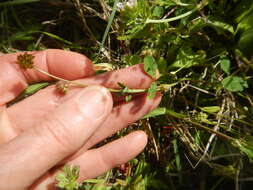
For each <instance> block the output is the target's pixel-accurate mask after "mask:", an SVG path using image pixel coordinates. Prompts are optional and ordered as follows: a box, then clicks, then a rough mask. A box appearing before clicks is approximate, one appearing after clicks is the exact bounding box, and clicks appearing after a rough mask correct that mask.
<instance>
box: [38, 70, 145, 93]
mask: <svg viewBox="0 0 253 190" xmlns="http://www.w3.org/2000/svg"><path fill="white" fill-rule="evenodd" d="M33 68H34V69H35V70H36V71H38V72H40V73H42V74H44V75H47V76H50V77H52V78H53V79H56V80H59V81H63V82H66V83H68V84H72V85H75V86H77V87H83V88H84V87H87V86H90V85H87V84H81V83H77V82H74V81H70V80H66V79H63V78H61V77H57V76H55V75H52V74H50V73H48V72H47V71H44V70H42V69H40V68H38V67H36V66H34V67H33ZM107 89H108V90H109V91H110V92H116V93H117V92H122V89H113V88H107ZM146 91H147V90H146V89H128V90H126V91H125V93H129V94H134V93H141V92H146Z"/></svg>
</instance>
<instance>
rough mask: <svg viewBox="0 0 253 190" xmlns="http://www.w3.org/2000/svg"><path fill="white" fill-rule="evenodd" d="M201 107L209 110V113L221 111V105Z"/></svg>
mask: <svg viewBox="0 0 253 190" xmlns="http://www.w3.org/2000/svg"><path fill="white" fill-rule="evenodd" d="M200 109H201V110H202V111H204V112H207V113H217V112H218V111H220V107H219V106H208V107H201V108H200Z"/></svg>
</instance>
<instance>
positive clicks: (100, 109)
mask: <svg viewBox="0 0 253 190" xmlns="http://www.w3.org/2000/svg"><path fill="white" fill-rule="evenodd" d="M77 103H78V106H79V109H80V110H81V112H82V113H83V114H84V115H85V116H86V117H89V118H92V119H94V120H95V119H96V120H98V119H100V118H102V117H103V116H105V115H106V114H107V112H108V110H109V109H110V106H109V104H110V94H109V92H108V91H107V89H106V88H104V87H100V86H91V87H87V88H85V89H84V90H83V92H82V93H81V94H80V96H79V98H78V99H77Z"/></svg>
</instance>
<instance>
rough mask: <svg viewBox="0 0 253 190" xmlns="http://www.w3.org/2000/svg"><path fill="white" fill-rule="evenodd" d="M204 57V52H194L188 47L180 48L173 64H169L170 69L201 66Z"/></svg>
mask: <svg viewBox="0 0 253 190" xmlns="http://www.w3.org/2000/svg"><path fill="white" fill-rule="evenodd" d="M205 57H206V53H205V52H204V51H197V52H194V51H192V49H191V48H190V47H182V48H180V50H179V52H178V54H177V58H176V60H175V62H174V63H173V64H171V65H170V66H169V67H170V68H180V69H183V68H190V67H192V66H195V65H198V64H201V63H202V62H203V61H204V60H205Z"/></svg>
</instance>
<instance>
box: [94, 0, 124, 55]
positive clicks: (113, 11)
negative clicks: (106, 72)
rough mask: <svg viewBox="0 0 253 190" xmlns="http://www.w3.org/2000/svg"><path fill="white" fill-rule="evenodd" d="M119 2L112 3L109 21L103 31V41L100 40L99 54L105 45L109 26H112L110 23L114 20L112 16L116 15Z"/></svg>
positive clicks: (117, 0) (116, 0)
mask: <svg viewBox="0 0 253 190" xmlns="http://www.w3.org/2000/svg"><path fill="white" fill-rule="evenodd" d="M118 2H119V0H115V1H114V4H113V8H112V13H111V15H110V17H109V21H108V23H107V26H106V29H105V32H104V35H103V39H102V42H101V44H100V49H99V52H101V50H102V49H103V47H104V44H105V40H106V38H107V35H108V33H109V31H110V28H111V25H112V21H113V19H114V16H115V13H116V10H117V4H118Z"/></svg>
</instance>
